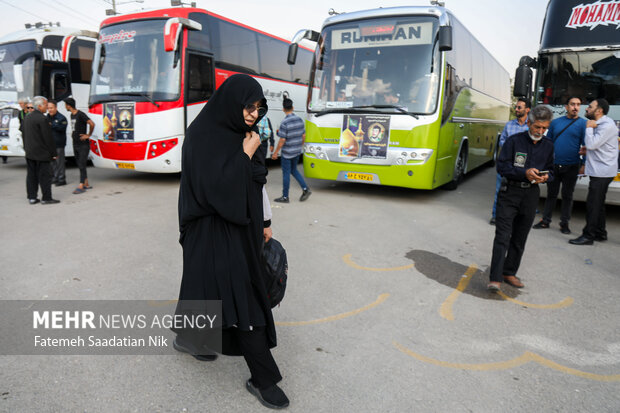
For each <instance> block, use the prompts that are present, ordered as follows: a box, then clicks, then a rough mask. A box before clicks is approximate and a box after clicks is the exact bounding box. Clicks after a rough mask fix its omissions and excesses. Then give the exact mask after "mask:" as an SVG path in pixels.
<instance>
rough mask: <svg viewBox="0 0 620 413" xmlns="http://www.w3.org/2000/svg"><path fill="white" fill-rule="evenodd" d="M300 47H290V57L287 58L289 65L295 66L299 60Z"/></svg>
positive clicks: (294, 45)
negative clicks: (298, 50)
mask: <svg viewBox="0 0 620 413" xmlns="http://www.w3.org/2000/svg"><path fill="white" fill-rule="evenodd" d="M298 47H299V46H298V45H297V43H291V44H289V46H288V56H287V57H286V63H288V64H289V65H294V64H295V61H296V60H297V49H298Z"/></svg>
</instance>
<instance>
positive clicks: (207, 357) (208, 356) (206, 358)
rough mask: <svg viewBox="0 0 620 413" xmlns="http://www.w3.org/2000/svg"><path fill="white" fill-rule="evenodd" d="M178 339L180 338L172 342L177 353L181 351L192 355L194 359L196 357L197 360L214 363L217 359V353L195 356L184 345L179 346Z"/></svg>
mask: <svg viewBox="0 0 620 413" xmlns="http://www.w3.org/2000/svg"><path fill="white" fill-rule="evenodd" d="M177 339H178V337H176V338H175V339H174V341H173V342H172V347H174V349H175V350H176V351H180V352H181V353H188V354H191V355H192V357H194V358H195V359H196V360H200V361H213V360H215V359H217V354H215V353H213V354H193V353H194V352H193V351H191V350H190V349H189V348H187V347H185V346H184V345H183V344H179V342H178V340H177Z"/></svg>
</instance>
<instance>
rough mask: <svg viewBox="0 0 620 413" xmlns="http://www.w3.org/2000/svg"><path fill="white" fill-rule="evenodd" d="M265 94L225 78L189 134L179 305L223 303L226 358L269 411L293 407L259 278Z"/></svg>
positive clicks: (187, 345)
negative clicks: (259, 127)
mask: <svg viewBox="0 0 620 413" xmlns="http://www.w3.org/2000/svg"><path fill="white" fill-rule="evenodd" d="M266 103H267V102H266V100H265V97H264V95H263V90H262V88H261V86H260V85H259V84H258V82H257V81H256V80H254V79H253V78H251V77H250V76H246V75H234V76H231V77H230V78H228V79H227V80H226V81H225V82H224V83H223V84H222V85H221V86H220V88H219V89H218V90H217V91H216V92H215V94H214V95H213V96H212V97H211V99H209V102H208V103H207V105H206V106H205V107H204V108H203V110H202V111H201V112H200V114H199V115H198V117H197V118H196V119H195V120H194V121H193V122H192V124H191V125H190V126H189V128H188V129H187V133H186V135H185V136H186V137H185V143H184V144H183V159H182V173H181V186H180V190H179V225H180V231H181V238H180V242H181V245H182V247H183V280H182V282H181V292H180V294H179V307H178V308H177V312H179V311H182V309H180V308H181V306H182V304H181V303H182V300H221V302H222V327H223V329H222V353H223V354H226V355H243V357H244V358H245V361H246V363H247V364H248V367H249V369H250V373H251V375H252V377H251V378H250V379H249V380H248V381H247V382H246V387H247V389H248V390H249V391H250V392H251V393H252V394H254V395H255V396H256V397H257V398H258V399H259V400H260V401H261V403H263V404H264V405H265V406H267V407H272V408H283V407H286V406H288V403H289V401H288V399H287V397H286V395H285V394H284V392H283V391H282V390H281V389H280V388H279V387H278V386H277V385H276V383H278V382H279V381H280V380H282V376H281V375H280V371H279V370H278V366H277V365H276V363H275V361H274V359H273V357H272V355H271V351H270V349H271V348H273V347H275V346H276V330H275V325H274V321H273V316H272V314H271V306H270V303H269V300H268V296H267V293H266V290H265V286H264V283H263V279H262V266H261V261H260V254H261V250H262V246H263V206H262V187H263V185H264V184H265V182H266V179H265V178H266V173H267V171H266V169H265V157H264V154H263V153H262V152H261V151H260V150H257V149H258V147H259V145H260V137H259V136H258V134H257V133H256V124H257V123H258V121H259V120H260V119H261V118H262V117H263V116H264V115H265V114H266V112H267V104H266ZM177 333H178V335H177V338H176V340H175V342H174V346H175V348H176V349H177V350H179V351H184V352H188V353H191V354H192V355H194V357H196V358H197V359H199V360H215V358H216V357H217V356H216V355H215V353H213V352H211V351H209V350H208V349H207V348H206V347H205V346H204V345H201V344H196V340H194V339H192V338H190V337H193V336H192V335H186V334H185V333H184V332H183V331H177Z"/></svg>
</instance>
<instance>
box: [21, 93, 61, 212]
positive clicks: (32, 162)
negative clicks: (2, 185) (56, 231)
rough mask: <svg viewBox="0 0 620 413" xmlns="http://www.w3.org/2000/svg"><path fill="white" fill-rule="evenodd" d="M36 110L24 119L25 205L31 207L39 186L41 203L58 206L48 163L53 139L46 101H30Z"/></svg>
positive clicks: (53, 156) (40, 98)
mask: <svg viewBox="0 0 620 413" xmlns="http://www.w3.org/2000/svg"><path fill="white" fill-rule="evenodd" d="M32 103H33V106H34V108H35V110H34V111H33V112H32V113H30V114H29V115H28V116H26V118H25V119H24V136H23V139H24V151H26V163H27V166H28V173H27V176H26V191H27V193H28V202H30V205H34V204H36V203H38V202H39V199H38V198H37V192H38V187H39V186H41V195H42V197H41V201H42V202H41V203H42V204H44V205H47V204H57V203H59V202H60V201H58V200H56V199H53V198H52V166H51V161H52V160H55V159H56V156H57V155H56V144H55V143H54V138H53V137H52V125H51V124H50V121H49V119H48V118H47V117H46V116H45V113H46V112H47V99H46V98H44V97H43V96H36V97H35V98H34V99H33V101H32Z"/></svg>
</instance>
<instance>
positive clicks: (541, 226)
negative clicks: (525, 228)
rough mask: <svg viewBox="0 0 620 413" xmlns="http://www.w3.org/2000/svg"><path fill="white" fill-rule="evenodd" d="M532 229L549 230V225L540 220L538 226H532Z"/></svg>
mask: <svg viewBox="0 0 620 413" xmlns="http://www.w3.org/2000/svg"><path fill="white" fill-rule="evenodd" d="M532 228H534V229H542V228H545V229H546V228H549V223H548V222H545V221H543V220H542V219H541V220H540V222H539V223H538V224H534V226H533V227H532Z"/></svg>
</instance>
